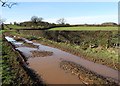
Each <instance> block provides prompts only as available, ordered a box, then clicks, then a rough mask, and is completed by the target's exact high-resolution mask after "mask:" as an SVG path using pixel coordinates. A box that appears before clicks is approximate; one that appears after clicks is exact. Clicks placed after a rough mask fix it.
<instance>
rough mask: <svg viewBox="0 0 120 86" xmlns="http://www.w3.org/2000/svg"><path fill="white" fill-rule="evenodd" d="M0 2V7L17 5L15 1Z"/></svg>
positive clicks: (3, 0)
mask: <svg viewBox="0 0 120 86" xmlns="http://www.w3.org/2000/svg"><path fill="white" fill-rule="evenodd" d="M0 2H1V3H2V5H1V6H2V7H8V8H11V7H12V6H13V5H17V3H15V2H8V1H5V0H0Z"/></svg>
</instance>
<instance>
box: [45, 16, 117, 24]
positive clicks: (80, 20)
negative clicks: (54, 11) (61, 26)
mask: <svg viewBox="0 0 120 86" xmlns="http://www.w3.org/2000/svg"><path fill="white" fill-rule="evenodd" d="M58 19H59V18H54V19H46V20H45V21H48V22H51V23H56V21H57V20H58ZM65 19H66V22H67V23H69V24H85V23H86V24H101V23H103V22H116V23H118V16H117V15H101V16H80V17H67V18H65Z"/></svg>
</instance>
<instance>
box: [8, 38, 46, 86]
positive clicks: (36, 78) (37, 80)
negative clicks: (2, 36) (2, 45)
mask: <svg viewBox="0 0 120 86" xmlns="http://www.w3.org/2000/svg"><path fill="white" fill-rule="evenodd" d="M6 41H7V40H6ZM7 42H8V41H7ZM8 44H9V46H11V47H12V50H13V51H14V52H15V53H16V54H17V55H18V59H17V60H18V61H19V63H20V65H21V66H22V67H23V69H24V70H25V71H26V73H27V74H28V75H29V76H30V78H31V79H32V80H33V81H34V85H45V84H44V83H43V81H42V79H41V78H40V76H39V75H38V74H37V73H36V72H35V71H34V70H32V69H31V68H30V67H29V66H28V63H27V62H26V61H27V59H26V57H25V56H24V55H23V54H22V52H20V51H18V50H16V47H15V46H14V45H13V44H12V43H11V42H8Z"/></svg>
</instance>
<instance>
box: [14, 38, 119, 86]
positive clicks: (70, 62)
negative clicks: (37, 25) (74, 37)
mask: <svg viewBox="0 0 120 86" xmlns="http://www.w3.org/2000/svg"><path fill="white" fill-rule="evenodd" d="M24 41H26V42H30V41H27V40H26V39H24ZM31 44H33V45H39V46H40V49H39V50H38V49H35V48H27V47H18V48H17V50H18V51H20V52H22V55H24V56H25V57H26V55H27V54H29V53H31V50H32V49H33V51H34V50H38V51H40V50H41V51H50V52H53V55H52V54H51V53H50V55H48V56H46V57H51V58H49V59H48V58H45V59H46V60H47V61H46V60H45V59H42V58H41V59H40V58H36V59H32V58H31V59H30V60H29V59H28V60H29V61H28V63H29V64H30V65H29V66H30V67H32V69H33V70H35V71H37V72H39V75H40V74H41V73H42V72H45V74H46V73H48V70H47V71H45V70H42V68H45V67H46V68H49V66H50V67H52V69H51V71H52V72H53V73H56V74H57V72H58V73H59V74H60V73H61V75H62V74H64V73H62V71H61V70H60V71H61V72H60V71H58V70H59V68H56V67H57V65H60V68H61V69H63V70H66V71H69V72H71V73H72V74H74V75H77V77H78V78H79V79H80V81H82V83H84V84H93V83H100V84H101V83H102V84H103V83H104V84H115V85H117V84H116V83H118V81H117V80H119V78H118V77H117V73H119V72H117V71H116V70H113V69H111V68H108V67H106V66H104V65H100V64H96V63H93V62H90V61H87V60H85V59H81V58H78V57H77V56H74V55H71V54H69V53H67V52H64V51H61V50H59V49H55V48H52V47H48V46H44V45H41V44H35V43H32V41H31ZM13 46H14V45H13ZM30 49H31V50H30ZM25 50H26V51H27V52H25ZM34 54H35V53H34ZM45 55H46V53H45ZM66 56H68V57H66ZM38 57H43V56H39V55H38ZM61 58H62V59H64V61H61V60H60V59H61ZM55 59H57V60H55ZM42 60H43V61H45V62H46V64H47V65H48V67H47V65H44V64H45V62H43V61H42ZM54 60H55V61H54ZM53 61H54V63H53ZM51 62H52V63H53V64H51ZM38 63H39V64H38ZM35 65H36V66H35ZM38 65H39V66H38ZM90 65H91V66H90ZM54 66H55V67H54ZM87 67H88V68H87ZM92 67H93V68H95V69H93V68H92ZM99 67H100V68H99ZM54 68H56V69H57V71H56V69H55V71H56V72H55V71H54ZM26 69H27V68H26ZM40 69H41V70H40ZM78 70H79V71H78ZM76 71H77V72H76ZM100 71H101V72H100ZM108 71H109V72H108ZM106 72H107V73H108V74H107V73H106ZM111 73H112V74H111ZM45 74H43V78H44V77H46V75H45ZM106 74H107V76H105V75H106ZM48 75H49V74H48ZM51 75H52V74H51ZM54 75H55V74H54ZM54 75H52V76H54ZM91 75H92V76H93V78H92V79H91V80H90V78H91ZM55 76H56V75H55ZM58 76H59V75H58ZM47 77H48V76H47ZM59 77H62V76H59ZM70 77H71V76H70ZM72 77H73V76H72ZM83 77H84V78H83ZM85 77H89V78H85ZM45 79H46V81H47V80H48V81H49V80H50V79H52V78H50V79H47V78H45ZM53 79H54V78H53ZM98 79H99V80H100V82H99V81H98Z"/></svg>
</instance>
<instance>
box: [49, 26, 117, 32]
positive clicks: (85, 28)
mask: <svg viewBox="0 0 120 86" xmlns="http://www.w3.org/2000/svg"><path fill="white" fill-rule="evenodd" d="M50 30H82V31H84V30H85V31H86V30H90V31H92V30H93V31H96V30H104V31H108V30H109V31H110V30H118V27H112V26H111V27H110V26H108V27H93V26H77V27H56V28H52V29H50Z"/></svg>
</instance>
